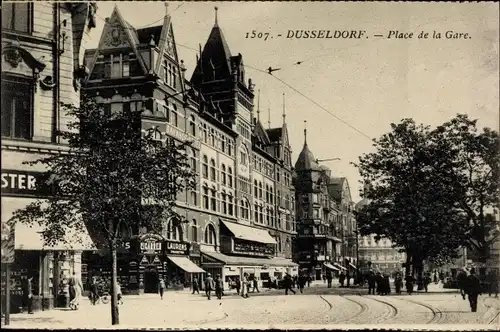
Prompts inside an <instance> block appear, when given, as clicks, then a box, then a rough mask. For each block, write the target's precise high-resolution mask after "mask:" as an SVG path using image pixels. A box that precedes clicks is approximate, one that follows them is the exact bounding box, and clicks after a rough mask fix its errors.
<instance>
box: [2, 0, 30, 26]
mask: <svg viewBox="0 0 500 332" xmlns="http://www.w3.org/2000/svg"><path fill="white" fill-rule="evenodd" d="M32 22H33V5H32V4H30V3H21V2H16V3H5V2H4V3H2V28H3V29H9V30H14V31H18V32H24V33H31V32H32Z"/></svg>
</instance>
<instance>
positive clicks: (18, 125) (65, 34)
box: [1, 1, 97, 311]
mask: <svg viewBox="0 0 500 332" xmlns="http://www.w3.org/2000/svg"><path fill="white" fill-rule="evenodd" d="M96 9H97V6H96V5H95V4H94V3H90V2H66V3H54V2H45V1H43V2H40V1H37V2H15V3H10V2H4V3H2V203H1V206H2V301H3V299H4V295H5V289H4V285H5V283H4V279H3V278H5V270H4V268H5V266H4V264H3V263H6V262H9V261H11V259H12V258H13V263H12V264H11V266H10V268H11V273H10V274H11V280H12V283H11V287H12V288H11V292H10V295H11V301H10V302H11V309H12V310H13V311H16V310H19V307H20V306H21V295H22V291H21V284H22V280H23V279H26V278H27V277H28V276H32V277H33V294H34V298H33V299H34V308H35V310H37V309H39V308H40V307H41V306H42V303H43V305H44V307H51V306H53V305H54V304H57V301H55V299H57V298H61V297H62V298H66V297H67V296H68V290H67V278H68V277H69V276H70V275H71V273H72V272H76V273H77V275H78V274H79V273H80V269H81V264H80V262H81V253H82V250H85V249H88V248H89V247H90V246H84V245H81V246H79V245H76V244H75V245H74V246H72V247H71V248H70V247H69V246H67V245H63V244H60V245H54V246H46V245H44V243H43V241H42V239H41V237H40V235H39V234H38V233H37V232H38V231H40V230H41V229H39V227H36V226H34V227H33V228H30V227H28V226H26V225H23V224H17V225H15V227H14V229H9V227H8V226H7V225H6V222H7V221H8V220H9V219H10V218H11V217H12V214H13V213H14V212H15V211H16V210H18V209H20V208H23V207H25V206H26V205H28V204H29V203H31V202H33V201H34V200H37V199H40V198H41V199H43V198H45V197H47V196H48V193H47V192H42V191H41V190H40V186H37V184H39V183H40V182H41V181H44V179H45V176H44V173H45V171H46V170H45V169H44V168H43V166H42V165H35V166H29V165H25V164H23V162H24V161H32V160H36V159H39V158H41V157H43V156H47V155H49V154H53V153H57V154H58V153H64V151H65V147H64V144H63V143H64V142H60V141H59V140H58V138H57V137H56V131H57V130H64V129H65V128H66V126H67V124H68V122H69V121H71V119H69V118H67V117H66V116H65V114H63V112H61V109H60V106H59V102H64V103H73V104H76V105H78V104H79V102H80V90H79V87H80V81H81V80H82V79H84V77H85V74H86V70H85V68H84V67H83V50H84V48H85V45H86V43H87V41H88V39H89V38H88V32H89V30H90V29H91V28H93V27H95V18H94V15H95V12H96ZM9 235H10V236H9ZM86 239H87V240H88V242H87V244H88V245H90V244H91V241H90V239H89V238H88V237H86ZM68 240H71V236H70V235H68ZM12 249H13V253H14V255H13V256H11V255H10V253H11V252H12ZM9 256H10V257H9ZM3 304H4V303H3V302H2V308H4V305H3ZM60 304H64V301H62V302H60Z"/></svg>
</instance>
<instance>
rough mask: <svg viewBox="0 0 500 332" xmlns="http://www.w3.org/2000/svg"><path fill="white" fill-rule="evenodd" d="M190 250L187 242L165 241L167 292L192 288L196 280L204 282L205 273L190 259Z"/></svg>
mask: <svg viewBox="0 0 500 332" xmlns="http://www.w3.org/2000/svg"><path fill="white" fill-rule="evenodd" d="M189 248H190V245H189V243H187V242H175V241H165V256H166V258H167V263H166V264H167V265H166V279H165V280H166V282H167V290H168V289H174V290H175V289H184V288H188V287H191V286H192V283H193V279H194V278H196V279H197V280H198V281H199V280H202V278H203V274H204V273H205V271H204V270H203V269H202V268H200V267H199V266H198V265H196V264H195V263H193V261H191V260H190V259H189V256H190V250H189Z"/></svg>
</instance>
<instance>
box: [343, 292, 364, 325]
mask: <svg viewBox="0 0 500 332" xmlns="http://www.w3.org/2000/svg"><path fill="white" fill-rule="evenodd" d="M341 297H342V298H344V299H346V300H348V301H351V302H353V303H355V304H357V305H358V306H359V307H360V310H359V311H358V312H357V313H356V314H355V315H353V316H351V317H349V318H347V319H345V320H343V321H340V322H339V323H344V322H348V321H350V320H353V319H354V318H356V317H358V316H360V315H361V314H363V313H365V312H367V311H368V309H369V308H368V306H367V305H366V304H364V303H361V302H358V301H356V300H353V299H350V298H348V297H345V295H341Z"/></svg>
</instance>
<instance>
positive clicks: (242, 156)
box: [240, 144, 248, 166]
mask: <svg viewBox="0 0 500 332" xmlns="http://www.w3.org/2000/svg"><path fill="white" fill-rule="evenodd" d="M240 164H241V165H243V166H247V165H248V153H247V149H246V147H245V146H244V145H243V144H242V145H240Z"/></svg>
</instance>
